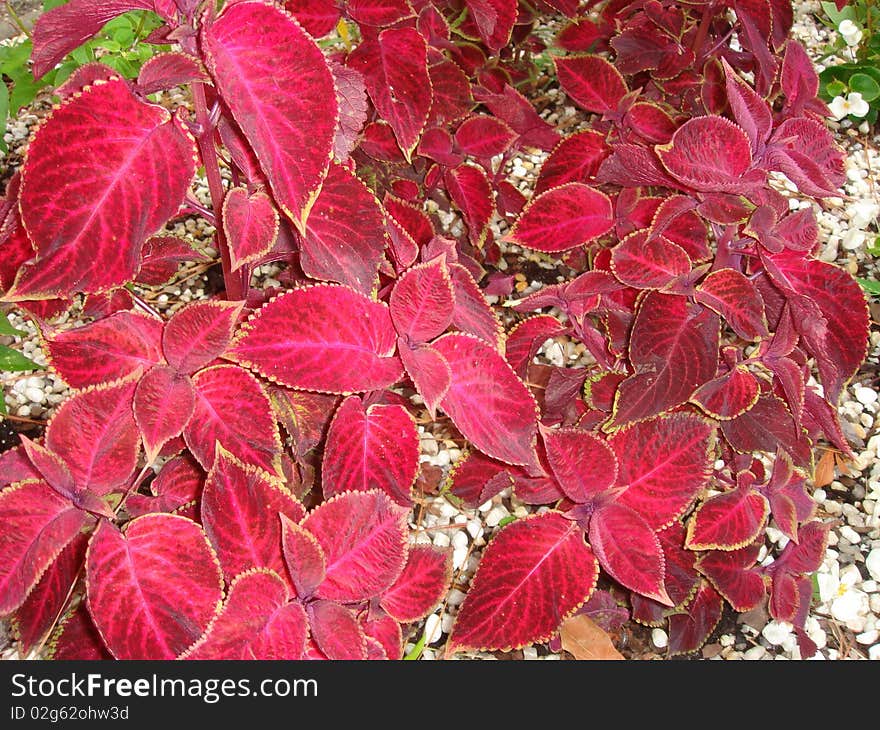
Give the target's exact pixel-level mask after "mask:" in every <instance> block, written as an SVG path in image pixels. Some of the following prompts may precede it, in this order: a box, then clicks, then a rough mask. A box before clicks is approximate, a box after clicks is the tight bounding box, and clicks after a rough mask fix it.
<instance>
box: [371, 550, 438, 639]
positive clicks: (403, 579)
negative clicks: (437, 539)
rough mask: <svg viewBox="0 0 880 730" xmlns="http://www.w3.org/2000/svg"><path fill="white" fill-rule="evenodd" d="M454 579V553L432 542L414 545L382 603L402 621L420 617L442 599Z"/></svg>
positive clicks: (383, 606)
mask: <svg viewBox="0 0 880 730" xmlns="http://www.w3.org/2000/svg"><path fill="white" fill-rule="evenodd" d="M451 581H452V553H451V552H450V551H448V550H445V551H444V550H440V549H438V548H435V547H432V546H431V545H413V546H412V547H410V549H409V553H408V555H407V559H406V565H405V566H404V568H403V572H402V573H401V574H400V577H398V579H397V580H396V581H395V582H394V585H392V586H391V587H390V588H389V589H388V590H387V591H385V593H384V594H383V595H382V598H381V599H380V600H379V605H381V606H382V608H384V609H385V610H386V611H387V612H388V614H389V615H390V616H391V617H393V618H394V620H395V621H399V622H400V623H402V624H406V623H410V622H411V621H419V620H420V619H423V618H424V617H425V616H427V615H428V614H429V613H431V611H432V610H433V609H434V607H435V606H437V604H438V603H440V600H441V599H442V598H443V595H444V594H445V592H446V589H447V588H448V587H449V584H450V582H451Z"/></svg>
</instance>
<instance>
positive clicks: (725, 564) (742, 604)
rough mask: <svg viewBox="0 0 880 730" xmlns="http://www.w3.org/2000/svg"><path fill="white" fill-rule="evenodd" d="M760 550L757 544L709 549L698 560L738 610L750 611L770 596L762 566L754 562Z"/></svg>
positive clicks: (714, 584) (713, 583)
mask: <svg viewBox="0 0 880 730" xmlns="http://www.w3.org/2000/svg"><path fill="white" fill-rule="evenodd" d="M759 552H760V546H758V545H748V546H746V547H744V548H740V549H739V550H733V551H727V550H724V551H722V550H709V551H708V552H706V553H703V554H702V555H700V557H699V559H698V560H697V568H698V570H699V571H700V572H701V573H702V574H703V575H705V576H706V578H708V579H709V581H710V582H711V583H712V585H713V586H714V587H715V590H717V591H718V592H719V593H720V594H721V595H722V596H724V598H725V600H726V601H727V602H728V603H729V604H730V605H731V606H732V607H733V610H734V611H738V612H739V613H745V612H746V611H751V610H752V609H753V608H755V607H756V606H758V605H760V604H761V603H762V602H763V601H764V599H765V598H766V596H767V587H766V586H765V584H764V578H763V576H762V575H761V568H760V566H756V565H755V564H756V562H757V560H758V553H759Z"/></svg>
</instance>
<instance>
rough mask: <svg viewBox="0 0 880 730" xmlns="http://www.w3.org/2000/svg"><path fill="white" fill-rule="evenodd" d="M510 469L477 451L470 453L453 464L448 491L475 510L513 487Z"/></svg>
mask: <svg viewBox="0 0 880 730" xmlns="http://www.w3.org/2000/svg"><path fill="white" fill-rule="evenodd" d="M510 472H511V468H510V467H509V466H508V465H507V464H503V463H502V462H500V461H496V460H495V459H490V458H489V457H488V456H486V455H485V454H482V453H480V452H479V451H471V452H470V453H468V454H466V455H465V456H463V457H462V458H460V459H459V460H458V461H456V462H455V465H454V466H453V468H452V470H451V472H450V474H449V485H450V487H449V488H450V491H451V492H452V493H453V494H454V495H455V496H456V497H458V498H459V499H460V500H462V501H463V502H464V503H465V504H466V505H467V506H468V507H470V508H475V507H478V506H479V505H481V504H483V503H485V502H488V501H489V500H490V499H492V497H494V496H495V495H496V494H499V493H500V492H502V491H504V490H505V489H507V488H508V487H511V486H513V477H511V475H510Z"/></svg>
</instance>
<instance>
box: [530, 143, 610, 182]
mask: <svg viewBox="0 0 880 730" xmlns="http://www.w3.org/2000/svg"><path fill="white" fill-rule="evenodd" d="M610 153H611V148H610V147H609V146H608V144H607V143H606V141H605V136H604V135H603V134H600V133H599V132H597V131H595V130H592V129H585V130H583V131H581V132H575V133H574V134H572V135H569V136H568V137H566V138H565V139H563V140H562V141H561V142H560V143H559V144H558V145H556V146H555V147H554V148H553V151H552V152H551V153H550V156H549V157H548V158H547V159H546V160H544V162H543V164H542V165H541V171H540V174H539V176H538V182H537V184H536V185H535V193H536V194H540V193H543V192H546V191H547V190H550V189H551V188H555V187H559V186H560V185H564V184H565V183H569V182H579V183H588V182H592V181H593V179H594V178H595V176H596V173H597V172H598V171H599V165H601V164H602V160H604V159H605V158H606V157H607V156H608V155H609V154H610Z"/></svg>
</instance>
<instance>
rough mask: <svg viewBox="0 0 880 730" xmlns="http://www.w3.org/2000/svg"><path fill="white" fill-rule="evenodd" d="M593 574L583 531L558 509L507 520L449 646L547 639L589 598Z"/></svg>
mask: <svg viewBox="0 0 880 730" xmlns="http://www.w3.org/2000/svg"><path fill="white" fill-rule="evenodd" d="M598 575H599V567H598V565H597V564H596V559H595V558H594V557H593V551H592V550H590V548H589V546H588V545H587V544H586V543H585V542H584V534H583V532H582V531H581V529H580V528H579V527H578V526H577V525H576V524H575V523H574V522H571V521H570V520H567V519H565V518H564V517H563V516H562V515H561V514H559V513H558V512H549V513H547V514H543V515H533V516H531V517H527V518H525V519H522V520H517V521H516V522H513V523H512V524H510V525H508V526H507V527H504V528H503V529H502V530H501V531H500V532H499V533H498V534H497V535H495V537H493V538H492V540H491V541H490V542H489V545H488V547H487V548H486V550H485V552H484V553H483V557H482V560H481V561H480V565H479V567H478V568H477V573H476V575H475V576H474V578H473V580H472V582H471V588H470V591H469V592H468V595H467V597H466V598H465V600H464V603H463V604H462V605H461V608H460V609H459V612H458V616H457V617H456V620H455V624H454V625H453V627H452V634H451V636H450V637H449V641H448V643H447V652H455V651H459V650H463V649H476V650H481V649H487V650H496V649H501V650H505V649H512V648H515V647H520V646H526V645H528V644H533V643H541V642H543V641H546V640H547V639H549V638H550V636H551V635H552V634H553V633H554V632H555V631H556V630H557V629H558V628H559V625H560V624H561V623H562V621H563V620H565V618H566V617H567V616H569V615H571V614H572V613H573V612H574V611H575V610H577V608H578V607H579V606H580V605H581V604H582V603H583V602H584V601H586V600H587V599H588V598H589V597H590V594H591V593H592V592H593V588H594V587H595V585H596V579H597V578H598Z"/></svg>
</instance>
